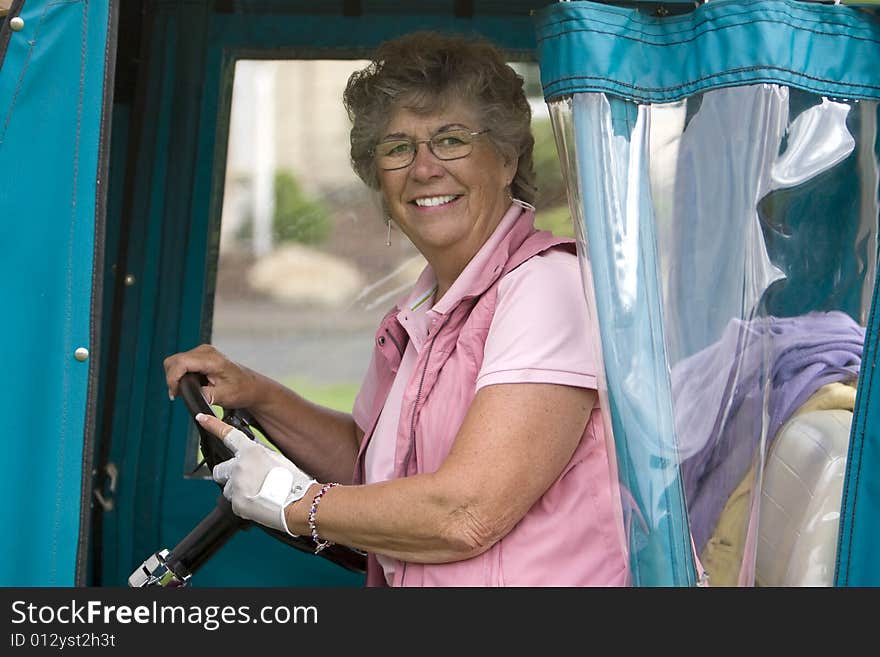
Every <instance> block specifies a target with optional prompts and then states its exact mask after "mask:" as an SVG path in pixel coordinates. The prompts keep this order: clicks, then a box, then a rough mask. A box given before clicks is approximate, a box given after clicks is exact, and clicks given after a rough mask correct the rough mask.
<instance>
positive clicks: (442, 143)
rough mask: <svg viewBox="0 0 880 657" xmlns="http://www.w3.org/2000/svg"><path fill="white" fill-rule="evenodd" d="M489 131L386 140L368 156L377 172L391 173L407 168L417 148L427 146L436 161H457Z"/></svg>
mask: <svg viewBox="0 0 880 657" xmlns="http://www.w3.org/2000/svg"><path fill="white" fill-rule="evenodd" d="M487 132H489V129H488V128H486V129H485V130H477V131H476V132H471V131H470V130H465V129H464V128H455V129H452V130H441V131H440V132H438V133H436V134H435V135H434V136H433V137H431V138H430V139H409V138H400V139H386V140H385V141H380V142H379V143H378V144H376V145H375V146H374V147H373V150H372V154H373V157H374V158H375V159H376V164H378V165H379V168H381V169H383V170H385V171H394V170H395V169H403V168H405V167H408V166H409V165H410V164H412V163H413V161H414V160H415V159H416V151H418V149H419V144H427V145H428V149H429V150H430V151H431V153H433V154H434V157H436V158H437V159H438V160H459V159H461V158H463V157H467V156H468V155H470V154H471V152H472V151H473V150H474V139H475V138H477V137H479V136H480V135H484V134H486V133H487Z"/></svg>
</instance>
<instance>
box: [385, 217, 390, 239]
mask: <svg viewBox="0 0 880 657" xmlns="http://www.w3.org/2000/svg"><path fill="white" fill-rule="evenodd" d="M385 223H386V224H388V232H387V233H386V235H385V246H391V217H390V216H387V217H385Z"/></svg>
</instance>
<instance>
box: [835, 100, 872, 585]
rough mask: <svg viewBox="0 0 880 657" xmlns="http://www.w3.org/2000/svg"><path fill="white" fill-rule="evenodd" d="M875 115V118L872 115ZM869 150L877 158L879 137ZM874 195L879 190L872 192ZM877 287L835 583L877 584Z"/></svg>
mask: <svg viewBox="0 0 880 657" xmlns="http://www.w3.org/2000/svg"><path fill="white" fill-rule="evenodd" d="M878 119H880V116H878ZM874 153H876V154H877V158H878V160H880V136H877V137H876V138H875V143H874ZM875 193H876V194H877V195H876V196H875V198H880V189H877V190H875ZM878 297H880V286H878V284H877V282H876V281H875V283H874V294H873V297H872V299H871V314H870V317H869V318H868V325H867V330H866V332H865V348H864V354H863V356H862V370H861V375H860V377H859V390H858V393H857V395H856V407H855V410H854V412H853V422H852V433H851V435H850V446H849V455H848V457H847V463H846V480H845V482H844V487H843V502H842V504H841V511H840V529H839V536H838V543H837V571H836V573H835V584H836V585H837V586H880V559H878V557H877V537H878V536H880V367H878V366H877V358H878V349H880V307H878Z"/></svg>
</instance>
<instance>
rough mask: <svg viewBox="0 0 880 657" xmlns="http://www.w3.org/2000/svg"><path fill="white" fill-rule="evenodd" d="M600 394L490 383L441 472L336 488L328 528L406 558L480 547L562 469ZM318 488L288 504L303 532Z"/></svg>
mask: <svg viewBox="0 0 880 657" xmlns="http://www.w3.org/2000/svg"><path fill="white" fill-rule="evenodd" d="M595 403H596V392H595V391H594V390H588V389H585V388H576V387H571V386H564V385H555V384H540V383H515V384H501V385H493V386H487V387H485V388H482V389H480V391H479V392H478V393H477V395H476V397H475V399H474V401H473V403H472V405H471V407H470V409H469V410H468V413H467V416H466V417H465V420H464V422H463V424H462V427H461V429H460V430H459V433H458V435H457V437H456V439H455V443H454V445H453V447H452V450H451V451H450V453H449V456H448V457H447V459H446V460H445V461H444V463H443V465H442V467H441V468H440V469H439V470H438V471H437V472H435V473H433V474H419V475H415V476H412V477H407V478H404V479H397V480H393V481H388V482H382V483H376V484H370V485H364V486H339V487H335V488H332V489H330V490H329V491H328V492H327V493H326V494H325V495H324V497H323V498H322V501H321V504H320V507H319V511H318V512H317V514H316V516H317V524H318V531H319V533H320V536H321V538H322V539H325V540H331V541H334V542H336V543H341V544H345V545H349V546H352V547H357V548H361V549H364V550H367V551H369V552H378V553H380V554H384V555H388V556H390V557H394V558H397V559H400V560H403V561H412V562H424V563H438V562H448V561H457V560H461V559H467V558H469V557H473V556H476V555H478V554H480V553H481V552H484V551H485V550H487V549H489V548H490V547H491V546H492V545H493V544H494V543H495V542H497V541H498V540H500V539H501V538H502V537H504V536H505V535H506V534H507V533H508V532H509V531H510V530H511V529H512V528H513V527H514V525H515V524H516V523H517V522H519V521H520V520H521V519H522V518H523V516H525V514H526V512H527V511H528V510H529V509H530V508H531V507H532V505H533V504H534V503H535V502H537V501H538V499H539V498H540V497H541V495H543V494H544V493H545V492H546V491H547V489H548V488H549V487H550V486H551V485H552V484H553V482H554V481H555V480H556V479H557V478H558V477H559V475H560V474H561V473H562V470H563V468H564V467H565V465H566V464H567V463H568V461H569V460H570V459H571V456H572V454H573V453H574V450H575V449H576V447H577V445H578V443H579V441H580V439H581V436H582V435H583V432H584V428H585V426H586V423H587V420H588V419H589V416H590V412H591V410H592V408H593V406H594V404H595ZM317 490H318V487H317V486H313V487H312V489H311V490H310V491H309V492H308V493H307V494H306V496H305V497H304V498H303V499H302V500H300V501H298V502H295V503H293V504H291V505H289V506H288V507H287V509H286V518H287V523H288V527H289V528H290V530H291V531H292V532H293V533H301V534H308V531H309V530H308V522H307V518H308V511H309V506H310V505H311V500H312V497H313V496H314V494H315V493H316V492H317Z"/></svg>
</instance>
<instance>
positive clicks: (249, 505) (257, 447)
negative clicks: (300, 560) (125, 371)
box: [196, 413, 316, 536]
mask: <svg viewBox="0 0 880 657" xmlns="http://www.w3.org/2000/svg"><path fill="white" fill-rule="evenodd" d="M196 421H197V422H198V423H199V424H200V425H201V426H202V427H203V428H204V429H206V430H207V431H208V432H209V433H211V434H213V435H214V436H217V438H219V439H221V440H223V444H225V445H226V446H227V447H228V448H229V449H231V450H232V453H233V455H234V456H233V457H232V458H231V459H229V460H228V461H223V462H222V463H218V464H217V465H216V466H214V470H213V472H212V473H211V474H212V475H213V477H214V481H216V482H217V483H218V484H224V486H223V497H225V498H226V499H227V500H229V502H230V503H231V504H232V510H233V512H235V515H237V516H239V517H240V518H245V519H246V520H253V521H255V522H258V523H260V524H261V525H265V526H266V527H271V528H272V529H277V530H279V531H282V532H286V533H288V534H290V535H291V536H295V534H292V533H291V531H290V530H289V529H288V528H287V521H286V519H285V517H284V508H285V507H286V506H287V505H288V504H291V503H292V502H295V501H297V500H299V499H300V498H302V496H303V495H305V494H306V492H307V491H308V489H309V487H310V486H311V485H312V484H314V483H316V482H315V480H314V479H313V478H312V477H310V476H309V475H307V474H306V473H305V472H303V471H302V470H300V469H299V468H298V467H296V465H294V464H293V463H292V462H291V461H289V460H288V459H286V458H284V457H283V456H282V455H281V454H279V453H278V452H275V451H273V450H271V449H269V448H268V447H266V446H265V445H263V444H261V443H258V442H254V441H252V440H250V439H249V438H248V437H247V436H245V435H244V434H243V433H242V432H241V431H239V430H238V429H235V428H233V427H231V426H229V425H228V424H226V423H224V422H223V421H221V420H219V419H217V418H216V417H212V416H210V415H205V414H203V413H199V414H197V415H196Z"/></svg>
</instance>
